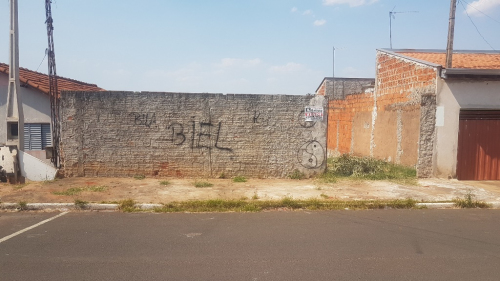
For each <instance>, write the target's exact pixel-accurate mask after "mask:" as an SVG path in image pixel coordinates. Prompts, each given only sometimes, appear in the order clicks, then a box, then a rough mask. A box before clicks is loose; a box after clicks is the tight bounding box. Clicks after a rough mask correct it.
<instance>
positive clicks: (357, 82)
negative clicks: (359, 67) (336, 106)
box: [316, 77, 375, 100]
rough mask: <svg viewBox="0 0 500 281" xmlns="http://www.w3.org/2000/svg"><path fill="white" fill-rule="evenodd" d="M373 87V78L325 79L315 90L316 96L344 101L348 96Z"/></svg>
mask: <svg viewBox="0 0 500 281" xmlns="http://www.w3.org/2000/svg"><path fill="white" fill-rule="evenodd" d="M373 85H375V79H373V78H341V77H335V78H333V77H325V78H324V79H323V81H321V84H320V85H319V87H318V89H316V95H320V96H325V97H327V98H328V99H329V100H338V99H344V98H345V97H346V96H348V95H352V94H355V93H361V92H362V91H364V89H366V88H371V87H373Z"/></svg>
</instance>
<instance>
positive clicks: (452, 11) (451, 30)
mask: <svg viewBox="0 0 500 281" xmlns="http://www.w3.org/2000/svg"><path fill="white" fill-rule="evenodd" d="M456 10H457V0H451V4H450V22H449V25H448V46H447V47H446V68H452V65H453V62H452V60H453V38H454V36H455V12H456Z"/></svg>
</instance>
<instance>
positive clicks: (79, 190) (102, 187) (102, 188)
mask: <svg viewBox="0 0 500 281" xmlns="http://www.w3.org/2000/svg"><path fill="white" fill-rule="evenodd" d="M107 189H108V187H107V186H105V185H96V186H88V187H72V188H68V189H66V190H63V191H54V192H52V194H54V195H61V196H75V195H78V194H80V193H82V192H86V191H87V192H104V191H106V190H107Z"/></svg>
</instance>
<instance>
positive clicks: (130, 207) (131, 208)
mask: <svg viewBox="0 0 500 281" xmlns="http://www.w3.org/2000/svg"><path fill="white" fill-rule="evenodd" d="M118 209H119V210H120V211H122V212H125V213H131V212H138V211H140V210H141V209H140V208H139V207H137V206H136V203H135V201H134V200H133V199H126V200H122V201H120V202H119V203H118Z"/></svg>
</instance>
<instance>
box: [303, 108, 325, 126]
mask: <svg viewBox="0 0 500 281" xmlns="http://www.w3.org/2000/svg"><path fill="white" fill-rule="evenodd" d="M304 117H305V118H306V121H307V122H309V121H323V107H316V106H306V108H305V110H304Z"/></svg>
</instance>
